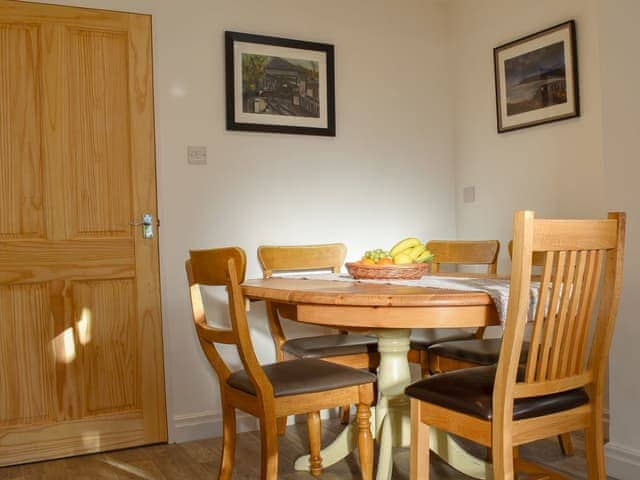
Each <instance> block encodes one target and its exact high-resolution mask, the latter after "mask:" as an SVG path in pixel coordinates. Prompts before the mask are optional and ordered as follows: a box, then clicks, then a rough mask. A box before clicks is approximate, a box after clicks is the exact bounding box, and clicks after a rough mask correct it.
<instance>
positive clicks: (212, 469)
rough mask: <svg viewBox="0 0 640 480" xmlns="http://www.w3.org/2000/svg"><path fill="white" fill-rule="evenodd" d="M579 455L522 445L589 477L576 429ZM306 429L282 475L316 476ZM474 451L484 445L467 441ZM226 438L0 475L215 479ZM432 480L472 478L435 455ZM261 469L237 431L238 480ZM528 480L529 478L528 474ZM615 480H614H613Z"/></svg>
mask: <svg viewBox="0 0 640 480" xmlns="http://www.w3.org/2000/svg"><path fill="white" fill-rule="evenodd" d="M341 429H342V425H340V422H339V421H338V420H337V419H332V420H328V421H324V422H323V431H322V441H323V444H324V445H326V444H327V443H328V442H330V441H331V440H332V439H333V438H335V436H336V435H337V434H338V433H339V432H340V431H341ZM573 439H574V445H575V450H576V454H575V455H574V456H573V457H564V456H563V455H562V453H561V452H560V448H559V446H558V443H557V441H556V440H555V439H550V440H544V441H540V442H535V443H533V444H530V445H526V446H524V447H522V449H521V454H522V456H523V457H526V458H528V459H530V460H533V461H535V462H539V463H543V464H545V465H547V466H550V467H552V468H554V469H556V470H558V471H560V472H561V473H563V474H565V475H567V476H569V477H570V478H572V479H576V480H582V479H585V478H586V474H585V470H586V467H585V460H584V444H583V439H582V436H581V435H579V434H574V436H573ZM306 445H307V429H306V425H305V424H304V423H300V424H296V425H293V426H290V427H288V428H287V433H286V435H285V436H283V437H280V439H279V447H280V455H279V478H280V479H284V480H310V479H312V478H313V477H312V476H311V475H309V474H308V473H305V472H296V471H295V470H294V469H293V462H294V460H295V459H296V458H297V457H298V456H300V455H302V454H304V453H306V452H305V449H306ZM465 446H466V447H467V448H469V449H470V450H471V451H473V452H474V453H475V454H482V452H483V449H482V448H481V447H477V446H473V445H468V444H465ZM221 447H222V439H220V438H212V439H206V440H199V441H194V442H187V443H182V444H171V445H166V444H162V445H151V446H148V447H139V448H131V449H127V450H119V451H113V452H107V453H100V454H95V455H85V456H80V457H73V458H66V459H62V460H55V461H50V462H40V463H33V464H29V465H19V466H15V467H5V468H0V480H205V479H207V480H211V479H213V478H216V475H217V472H218V465H219V459H220V451H221ZM432 458H433V461H432V463H431V478H432V479H433V480H468V478H469V477H466V476H464V475H462V474H460V473H459V472H456V471H455V470H453V469H452V468H450V467H449V466H448V465H446V464H445V463H444V462H442V461H440V460H439V459H438V458H437V457H435V456H433V457H432ZM259 472H260V434H259V433H258V432H247V433H241V434H239V435H238V441H237V446H236V458H235V469H234V476H233V478H234V479H237V480H250V479H251V480H253V479H256V478H259ZM320 478H322V479H325V480H337V479H340V480H345V479H357V478H359V467H358V460H357V458H356V456H355V455H353V454H352V455H349V456H348V457H347V458H346V459H345V460H344V461H342V462H338V463H337V464H336V465H333V466H331V467H329V468H326V469H325V471H324V472H323V474H322V476H321V477H320ZM408 478H409V450H408V449H406V448H401V449H397V450H396V452H395V454H394V471H393V480H405V479H408ZM523 480H524V479H523ZM611 480H614V479H611Z"/></svg>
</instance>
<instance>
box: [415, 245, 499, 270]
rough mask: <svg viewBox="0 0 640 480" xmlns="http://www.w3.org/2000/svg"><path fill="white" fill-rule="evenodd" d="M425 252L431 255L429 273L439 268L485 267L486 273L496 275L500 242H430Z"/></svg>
mask: <svg viewBox="0 0 640 480" xmlns="http://www.w3.org/2000/svg"><path fill="white" fill-rule="evenodd" d="M427 250H429V251H430V252H431V253H433V255H434V257H433V262H432V264H431V271H432V272H438V271H440V266H441V265H445V264H449V265H486V267H487V273H496V268H497V265H498V253H499V252H500V242H499V241H498V240H431V241H430V242H428V243H427Z"/></svg>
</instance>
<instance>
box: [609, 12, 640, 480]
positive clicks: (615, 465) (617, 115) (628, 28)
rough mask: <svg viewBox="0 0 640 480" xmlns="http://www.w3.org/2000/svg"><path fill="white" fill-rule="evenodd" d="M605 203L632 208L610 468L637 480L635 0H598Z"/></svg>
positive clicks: (613, 378) (638, 109)
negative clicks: (613, 0)
mask: <svg viewBox="0 0 640 480" xmlns="http://www.w3.org/2000/svg"><path fill="white" fill-rule="evenodd" d="M599 4H600V10H599V11H600V24H599V25H600V38H601V41H600V55H601V59H602V92H603V93H602V96H603V132H604V137H603V157H604V160H605V167H606V168H605V176H604V181H605V187H606V199H605V205H606V207H607V209H609V210H624V211H626V212H627V222H628V223H627V242H626V252H625V276H624V284H623V295H622V299H621V303H620V311H619V314H618V324H617V326H616V333H615V336H614V340H613V348H612V351H611V368H610V386H611V389H610V411H611V432H610V437H611V441H610V443H609V445H607V450H606V451H607V460H608V467H609V468H608V473H609V474H610V475H613V476H615V477H616V478H619V479H629V480H635V479H636V478H640V416H638V410H637V409H638V399H639V398H640V376H638V364H640V350H639V349H638V339H640V322H639V321H638V312H639V311H640V298H639V297H638V295H637V292H638V289H639V288H640V195H639V194H638V180H639V179H640V161H639V160H640V158H639V157H640V155H639V152H640V123H639V122H638V118H639V117H640V94H639V92H638V86H639V85H640V66H639V65H638V61H637V58H638V54H637V45H638V35H637V31H638V29H637V28H638V27H637V26H638V24H639V23H640V3H639V2H637V1H636V0H616V1H615V2H612V1H610V0H599Z"/></svg>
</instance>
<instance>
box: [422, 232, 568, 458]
mask: <svg viewBox="0 0 640 480" xmlns="http://www.w3.org/2000/svg"><path fill="white" fill-rule="evenodd" d="M512 257H513V241H512V240H511V241H509V258H512ZM545 260H546V253H545V252H533V255H532V258H531V265H532V266H533V267H535V268H536V269H537V270H541V269H542V267H544V264H545ZM501 345H502V339H501V338H475V339H471V340H469V339H463V340H457V341H452V342H442V343H436V344H433V345H431V346H430V347H429V348H428V350H427V358H428V360H429V371H430V372H431V373H442V372H450V371H453V370H459V369H461V368H473V367H479V366H488V365H495V364H496V363H498V359H499V357H500V346H501ZM528 351H529V343H528V342H524V343H523V345H522V355H521V358H522V361H523V362H524V361H525V360H526V357H527V354H528ZM558 441H559V442H560V448H561V450H562V453H563V454H564V455H565V456H567V457H570V456H572V455H573V454H574V453H575V449H574V448H573V442H572V440H571V434H570V433H564V434H562V435H560V436H559V437H558Z"/></svg>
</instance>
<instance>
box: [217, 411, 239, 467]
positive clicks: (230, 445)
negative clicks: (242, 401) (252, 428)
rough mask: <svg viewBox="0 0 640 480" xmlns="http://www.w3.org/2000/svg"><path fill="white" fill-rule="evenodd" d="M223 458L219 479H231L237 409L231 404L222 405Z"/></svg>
mask: <svg viewBox="0 0 640 480" xmlns="http://www.w3.org/2000/svg"><path fill="white" fill-rule="evenodd" d="M222 422H223V433H222V459H221V461H220V469H219V471H218V479H219V480H231V476H232V474H233V461H234V457H235V451H236V410H235V408H233V407H230V406H229V405H224V404H223V406H222Z"/></svg>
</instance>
